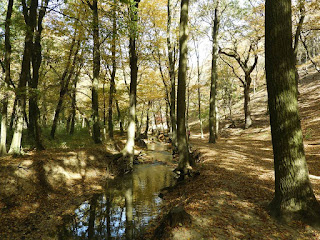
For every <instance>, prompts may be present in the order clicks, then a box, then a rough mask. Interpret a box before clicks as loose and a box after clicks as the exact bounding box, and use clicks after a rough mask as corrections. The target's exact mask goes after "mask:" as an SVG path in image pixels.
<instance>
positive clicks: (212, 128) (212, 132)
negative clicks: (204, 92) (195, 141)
mask: <svg viewBox="0 0 320 240" xmlns="http://www.w3.org/2000/svg"><path fill="white" fill-rule="evenodd" d="M219 27H220V15H219V1H217V5H216V8H215V10H214V22H213V29H212V60H211V81H210V103H209V143H215V142H216V139H217V135H218V133H217V132H216V129H217V127H216V114H215V112H216V95H217V80H218V70H217V58H218V34H219Z"/></svg>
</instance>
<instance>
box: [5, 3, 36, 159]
mask: <svg viewBox="0 0 320 240" xmlns="http://www.w3.org/2000/svg"><path fill="white" fill-rule="evenodd" d="M37 7H38V1H37V0H31V1H30V6H27V4H26V1H25V0H22V10H23V16H24V21H25V24H26V28H27V29H26V36H25V45H24V52H23V58H22V67H21V73H20V78H19V84H18V89H17V92H16V98H17V106H16V113H17V118H16V124H15V129H14V133H13V139H12V142H11V146H10V150H9V153H10V154H21V153H22V149H21V139H22V130H23V122H24V113H25V106H26V86H27V82H29V81H30V65H31V64H30V63H31V56H32V48H33V32H34V28H35V25H36V15H37Z"/></svg>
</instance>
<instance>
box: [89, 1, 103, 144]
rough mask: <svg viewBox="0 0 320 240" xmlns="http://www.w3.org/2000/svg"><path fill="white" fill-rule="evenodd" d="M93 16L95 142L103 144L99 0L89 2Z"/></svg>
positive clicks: (93, 117)
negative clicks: (100, 113)
mask: <svg viewBox="0 0 320 240" xmlns="http://www.w3.org/2000/svg"><path fill="white" fill-rule="evenodd" d="M88 4H89V6H90V8H91V10H92V14H93V33H92V35H93V80H92V120H93V131H92V133H93V135H92V137H93V140H94V142H95V143H101V142H102V141H101V133H100V120H99V96H98V88H99V76H100V39H99V14H98V0H93V3H92V5H91V4H90V3H89V2H88Z"/></svg>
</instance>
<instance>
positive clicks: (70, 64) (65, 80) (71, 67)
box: [50, 30, 80, 139]
mask: <svg viewBox="0 0 320 240" xmlns="http://www.w3.org/2000/svg"><path fill="white" fill-rule="evenodd" d="M77 34H78V33H77V30H75V33H74V36H73V39H72V41H71V44H70V50H69V53H68V58H67V63H66V67H65V70H64V72H63V74H62V76H61V77H60V94H59V100H58V104H57V106H56V109H55V114H54V118H53V122H52V127H51V132H50V136H51V138H52V139H53V138H54V136H55V132H56V129H57V124H58V119H59V115H60V112H61V111H62V104H63V101H64V97H65V95H66V94H67V92H68V89H69V84H70V81H71V78H72V76H73V74H74V73H75V67H76V64H77V62H78V53H79V49H80V40H76V37H77ZM72 57H73V60H72Z"/></svg>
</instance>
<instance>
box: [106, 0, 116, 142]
mask: <svg viewBox="0 0 320 240" xmlns="http://www.w3.org/2000/svg"><path fill="white" fill-rule="evenodd" d="M113 4H114V6H113V12H112V21H113V22H112V46H111V52H112V72H111V79H110V92H109V107H108V133H109V137H110V138H111V139H113V117H112V105H113V96H114V92H115V77H116V70H117V62H116V37H117V19H116V0H114V1H113Z"/></svg>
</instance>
